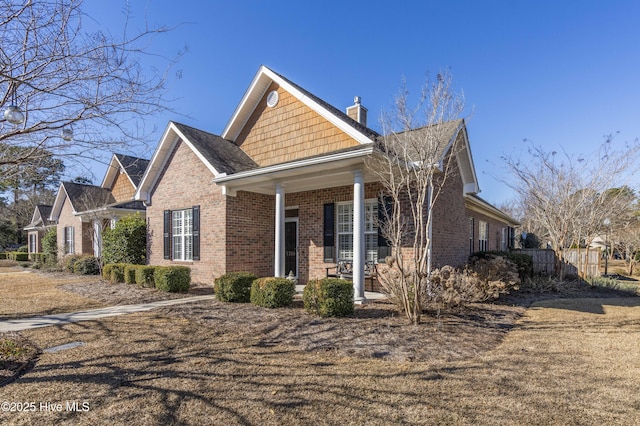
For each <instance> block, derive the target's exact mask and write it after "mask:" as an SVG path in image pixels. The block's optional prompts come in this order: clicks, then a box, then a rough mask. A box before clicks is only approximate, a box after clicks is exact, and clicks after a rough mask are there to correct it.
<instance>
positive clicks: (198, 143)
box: [134, 121, 257, 202]
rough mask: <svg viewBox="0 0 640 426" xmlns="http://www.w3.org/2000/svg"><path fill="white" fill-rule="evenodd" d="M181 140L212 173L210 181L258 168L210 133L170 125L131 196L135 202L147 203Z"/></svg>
mask: <svg viewBox="0 0 640 426" xmlns="http://www.w3.org/2000/svg"><path fill="white" fill-rule="evenodd" d="M180 140H181V141H183V142H184V143H185V144H186V145H187V146H188V147H189V148H190V149H191V151H193V153H194V154H195V155H196V156H197V157H198V158H199V159H200V161H202V163H203V164H204V165H205V166H206V167H207V169H209V171H211V174H212V175H213V177H220V176H225V175H227V174H232V173H238V172H241V171H246V170H250V169H253V168H256V167H257V164H256V163H255V162H254V161H253V160H252V159H251V158H250V157H249V156H248V155H247V154H245V153H244V151H242V149H240V147H239V146H237V145H236V144H235V143H233V142H231V141H229V140H226V139H224V138H222V137H221V136H218V135H214V134H213V133H209V132H205V131H203V130H199V129H196V128H194V127H190V126H187V125H185V124H181V123H176V122H174V121H170V122H169V124H168V125H167V128H166V130H165V132H164V134H163V135H162V138H161V139H160V143H159V144H158V146H157V147H156V150H155V152H154V153H153V156H152V157H151V161H150V162H149V165H148V166H147V169H146V171H145V173H144V175H143V177H142V179H141V181H140V184H139V185H138V188H137V191H136V194H135V196H134V198H135V199H136V200H143V201H147V202H149V201H150V194H151V191H152V190H153V188H154V187H155V185H156V182H157V181H158V179H159V178H160V176H161V174H162V171H163V170H164V168H165V167H166V165H167V162H168V160H169V158H170V157H171V153H172V152H173V150H174V148H175V146H176V144H177V143H178V141H180Z"/></svg>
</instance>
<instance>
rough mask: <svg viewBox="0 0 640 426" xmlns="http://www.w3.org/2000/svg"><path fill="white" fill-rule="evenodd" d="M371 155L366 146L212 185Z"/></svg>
mask: <svg viewBox="0 0 640 426" xmlns="http://www.w3.org/2000/svg"><path fill="white" fill-rule="evenodd" d="M372 153H373V146H367V147H364V148H361V149H358V150H357V151H350V152H342V153H338V154H329V155H326V156H322V157H316V158H308V159H303V160H299V161H292V162H289V163H284V164H275V165H273V166H267V167H261V168H258V169H252V170H247V171H246V172H240V173H234V174H232V175H229V176H221V177H219V178H214V179H213V183H215V184H224V183H225V182H233V181H235V180H240V179H244V178H248V177H255V176H260V175H267V174H270V173H277V172H281V171H285V170H292V169H298V168H303V167H308V166H314V165H318V164H324V163H328V164H330V163H332V162H334V161H340V160H348V159H352V158H358V157H366V156H368V155H371V154H372ZM227 190H228V188H227Z"/></svg>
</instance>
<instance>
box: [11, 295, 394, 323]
mask: <svg viewBox="0 0 640 426" xmlns="http://www.w3.org/2000/svg"><path fill="white" fill-rule="evenodd" d="M303 290H304V286H302V285H297V286H296V293H297V294H298V295H299V296H300V297H301V296H302V291H303ZM214 298H215V296H214V295H213V294H210V295H205V296H192V297H185V298H182V299H169V300H160V301H157V302H150V303H140V304H137V305H119V306H109V307H106V308H98V309H90V310H87V311H80V312H69V313H64V314H53V315H43V316H39V317H32V318H18V319H12V320H6V321H0V332H9V331H22V330H28V329H31V328H39V327H50V326H52V325H64V324H68V323H71V322H79V321H91V320H96V319H100V318H107V317H114V316H116V315H124V314H132V313H135V312H144V311H150V310H151V309H154V308H157V307H160V306H171V305H179V304H182V303H191V302H199V301H201V300H210V299H214ZM365 298H366V299H367V300H380V299H385V298H386V297H385V296H384V295H383V294H380V293H373V292H369V291H366V292H365Z"/></svg>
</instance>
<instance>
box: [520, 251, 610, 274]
mask: <svg viewBox="0 0 640 426" xmlns="http://www.w3.org/2000/svg"><path fill="white" fill-rule="evenodd" d="M513 252H514V253H521V254H526V255H529V256H531V259H532V260H533V273H534V274H540V275H553V274H555V273H556V253H555V252H554V251H553V250H551V249H516V250H513ZM579 253H580V260H581V261H580V263H578V249H569V250H565V251H564V257H565V265H564V267H565V271H564V273H565V275H578V267H579V266H580V268H581V269H582V270H583V271H586V274H585V275H586V276H587V277H598V276H600V275H601V271H600V258H601V250H600V249H599V248H597V249H589V259H588V261H587V249H580V250H579Z"/></svg>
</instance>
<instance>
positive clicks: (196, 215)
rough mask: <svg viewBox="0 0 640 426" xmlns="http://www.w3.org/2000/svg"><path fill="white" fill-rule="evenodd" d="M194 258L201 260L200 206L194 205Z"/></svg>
mask: <svg viewBox="0 0 640 426" xmlns="http://www.w3.org/2000/svg"><path fill="white" fill-rule="evenodd" d="M192 209H193V210H192V219H193V222H192V236H193V253H192V254H193V256H192V257H193V260H200V206H193V207H192Z"/></svg>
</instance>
